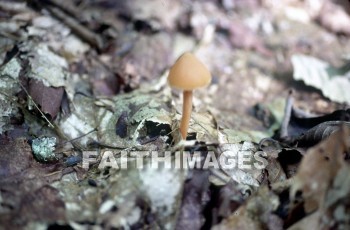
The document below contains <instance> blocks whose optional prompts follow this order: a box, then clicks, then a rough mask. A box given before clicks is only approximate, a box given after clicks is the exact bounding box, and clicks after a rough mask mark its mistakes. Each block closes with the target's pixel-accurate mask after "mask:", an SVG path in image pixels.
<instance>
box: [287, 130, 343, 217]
mask: <svg viewBox="0 0 350 230" xmlns="http://www.w3.org/2000/svg"><path fill="white" fill-rule="evenodd" d="M348 137H349V130H348V129H345V127H344V128H343V129H341V130H340V131H337V132H336V133H334V134H333V135H331V136H330V137H329V138H328V139H326V140H325V141H323V142H321V143H320V144H319V145H317V146H315V147H313V148H310V150H308V151H307V153H306V155H305V157H304V159H303V160H302V162H301V164H300V167H299V170H298V172H297V175H296V178H295V183H293V185H292V188H291V196H292V197H295V196H296V194H297V192H298V191H301V192H302V196H303V198H304V199H305V211H306V213H310V212H312V211H315V210H316V209H317V208H318V207H319V206H321V205H322V204H323V203H324V198H325V194H326V192H327V191H328V189H329V188H330V186H331V183H332V181H333V180H334V177H335V176H336V175H337V173H338V170H340V169H341V168H342V167H343V166H344V164H345V161H344V159H343V153H344V152H345V151H346V150H347V149H348V148H349V147H350V143H349V140H348Z"/></svg>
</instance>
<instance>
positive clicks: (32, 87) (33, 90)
mask: <svg viewBox="0 0 350 230" xmlns="http://www.w3.org/2000/svg"><path fill="white" fill-rule="evenodd" d="M63 92H64V90H63V88H62V87H57V88H55V87H47V86H45V85H44V84H43V83H42V81H38V80H34V79H31V80H30V81H29V94H30V96H31V97H32V98H33V100H34V102H35V103H36V104H37V105H39V106H40V109H41V111H42V112H43V113H46V114H49V115H50V116H51V118H55V117H56V115H57V113H58V112H59V110H60V106H61V102H62V98H63Z"/></svg>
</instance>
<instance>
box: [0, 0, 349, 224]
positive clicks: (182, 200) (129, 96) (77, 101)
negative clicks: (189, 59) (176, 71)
mask: <svg viewBox="0 0 350 230" xmlns="http://www.w3.org/2000/svg"><path fill="white" fill-rule="evenodd" d="M307 2H308V1H303V2H296V1H290V2H288V3H280V4H277V5H276V4H272V5H271V3H270V2H269V1H262V2H259V3H258V2H257V1H249V3H241V2H239V1H221V2H203V3H201V2H197V1H195V2H191V1H183V2H181V3H180V2H177V1H176V2H169V1H152V3H150V4H147V5H145V4H143V2H142V1H137V0H135V1H128V2H127V3H123V4H121V3H114V2H111V1H97V2H90V3H87V2H86V3H84V4H82V2H80V1H79V2H78V1H72V2H70V3H64V4H62V3H59V2H58V1H54V0H53V1H47V2H43V3H41V2H40V1H27V2H26V3H23V4H21V3H14V4H13V5H11V6H10V5H7V4H6V3H7V2H6V3H5V2H4V3H1V4H0V10H1V12H0V13H1V15H5V16H6V17H7V18H8V19H10V20H9V21H4V22H2V23H1V28H3V30H2V32H1V36H0V37H1V39H0V44H1V46H2V48H1V56H0V57H1V60H3V62H2V63H3V64H2V65H1V67H0V76H1V81H0V83H1V84H0V87H1V94H0V96H1V97H0V98H1V100H0V105H1V108H2V110H1V112H2V114H1V120H0V133H1V138H0V140H1V146H2V147H4V148H2V149H1V156H2V158H1V160H0V163H1V166H2V167H1V177H0V210H1V212H0V213H1V214H0V220H1V223H4V226H5V227H6V228H19V227H20V226H23V228H27V229H31V228H33V229H37V228H39V227H42V228H49V227H57V226H58V227H72V228H74V229H86V228H97V229H100V228H102V227H103V228H107V229H112V228H126V229H127V228H142V227H143V228H144V227H146V228H152V229H158V228H159V229H175V228H176V229H180V228H193V229H200V228H203V229H210V228H213V229H232V228H238V229H285V228H289V229H300V228H302V229H306V228H308V229H310V228H314V229H316V228H321V229H331V228H347V227H348V223H349V220H348V217H347V216H349V215H348V214H347V210H348V198H347V197H348V194H349V185H348V183H347V180H346V178H347V176H348V173H349V169H348V150H349V143H348V136H349V133H348V131H347V128H346V126H347V120H346V119H347V117H348V116H347V110H346V108H347V107H346V105H347V103H348V101H349V100H348V99H347V98H346V93H341V94H339V90H338V89H339V87H342V86H345V85H346V84H347V83H348V79H347V76H346V71H345V72H344V70H346V69H345V68H333V67H332V66H340V65H341V64H343V63H342V61H343V60H342V59H341V55H344V54H346V53H347V54H348V52H349V51H350V50H349V49H348V46H347V43H346V42H344V41H342V37H337V36H334V33H336V34H341V36H348V35H347V30H346V27H344V26H342V25H340V24H339V26H338V24H337V23H336V22H337V20H335V19H334V18H336V17H335V16H334V15H333V16H329V17H325V16H324V15H332V11H333V10H329V9H335V8H336V10H337V11H338V12H341V13H339V15H340V16H341V17H343V19H344V20H345V21H346V20H347V17H348V15H347V13H345V11H344V10H343V9H344V8H343V6H340V5H335V3H333V2H332V3H325V4H324V5H323V6H322V4H321V5H317V4H316V5H312V6H311V5H307V4H308V3H307ZM244 4H247V5H246V6H245V5H244ZM304 4H306V7H305V5H304ZM242 5H243V6H242ZM29 6H30V7H29ZM244 6H245V7H244ZM318 6H321V7H318ZM162 7H163V8H162ZM165 8H166V9H167V10H160V9H165ZM111 9H112V10H111ZM281 9H282V10H281ZM113 10H115V11H113ZM102 12H103V13H102ZM113 12H114V13H113ZM251 12H258V13H256V14H255V13H254V14H253V13H251ZM281 12H286V14H285V15H281ZM291 12H294V13H291ZM296 15H297V17H296ZM298 15H299V16H298ZM300 16H302V17H300ZM294 20H296V21H298V22H295V21H294ZM332 20H333V21H332ZM316 23H319V24H320V25H321V26H324V27H325V28H326V30H323V29H320V28H319V27H317V26H315V24H316ZM300 27H303V28H305V30H303V31H300ZM304 33H306V35H305V34H304ZM308 34H310V36H309V35H308ZM314 34H315V35H314ZM316 34H317V36H316ZM241 37H245V38H247V39H242V38H241ZM19 41H21V42H19ZM315 44H317V46H318V47H321V49H320V48H318V47H317V49H315V47H314V45H315ZM327 49H328V50H327ZM188 50H192V51H193V52H194V53H195V54H196V55H197V56H198V57H199V58H200V59H201V60H202V61H203V62H204V63H206V64H207V65H208V67H209V69H210V70H211V72H212V74H213V84H212V85H211V86H210V87H209V88H208V89H202V90H198V92H196V93H195V96H194V112H193V115H192V117H191V121H190V130H189V140H188V141H187V142H185V144H184V145H182V144H181V143H182V142H181V143H180V145H176V144H177V142H178V141H179V135H178V123H179V120H180V118H181V108H180V107H181V104H182V102H181V99H182V97H181V95H180V92H175V91H171V90H170V88H169V87H168V86H167V84H166V75H167V69H168V68H169V67H170V65H171V64H172V63H173V62H174V61H175V59H176V58H177V57H178V56H179V55H180V54H181V53H183V52H185V51H188ZM321 51H322V52H321ZM316 58H318V59H323V60H325V61H327V62H322V61H319V60H318V59H316ZM300 59H302V61H301V62H300ZM291 63H292V64H293V65H291ZM296 63H297V64H296ZM298 63H299V64H298ZM300 63H302V64H303V66H304V67H303V68H301V67H300V66H301V65H300ZM312 63H318V64H316V65H314V64H312ZM320 63H321V64H320ZM328 63H331V64H328ZM304 64H305V65H304ZM345 67H346V66H345ZM292 68H294V78H295V79H296V80H297V79H303V80H304V82H305V84H307V85H311V86H313V87H315V88H318V89H320V90H321V91H322V93H323V96H325V97H327V98H329V99H331V100H332V101H334V102H343V103H344V104H343V105H341V104H337V103H333V102H330V101H328V100H325V99H324V98H323V96H322V95H321V94H320V93H319V91H316V90H315V89H314V88H312V87H309V88H307V87H306V86H305V85H301V86H300V82H299V83H295V82H294V81H293V79H292V78H291V77H292V74H291V73H292V70H293V69H292ZM330 70H331V71H330ZM339 71H341V72H339ZM334 72H337V73H338V76H339V77H338V76H337V77H334V76H333V75H331V74H332V73H334ZM339 73H340V74H339ZM320 76H326V78H325V79H327V81H329V82H330V81H332V83H330V84H325V83H324V82H321V83H318V84H317V81H310V78H313V79H319V78H320ZM338 78H341V79H342V83H341V84H339V83H338V82H337V83H334V81H335V80H336V81H338V80H339V79H338ZM337 79H338V80H337ZM291 82H292V83H291ZM343 83H344V84H343ZM288 84H290V85H291V86H292V87H294V88H295V90H296V91H297V93H295V94H293V96H295V97H296V98H297V100H296V101H295V104H293V107H292V108H291V109H290V110H287V109H286V110H284V109H283V108H284V107H285V106H286V107H288V106H289V105H288V102H287V103H286V105H285V104H284V101H285V97H286V95H287V93H286V91H287V89H286V88H287V87H286V86H289V85H288ZM298 84H299V85H298ZM327 85H328V86H329V85H334V87H335V89H331V90H329V89H328V88H327ZM344 92H345V91H344ZM314 95H316V96H314ZM233 98H235V99H234V100H233ZM300 105H301V107H303V106H304V107H303V109H304V110H305V111H306V112H309V113H310V112H313V113H318V114H319V113H320V112H321V111H327V112H328V114H326V113H327V112H324V115H323V116H316V117H315V116H314V117H310V116H309V115H310V114H308V115H305V114H307V113H306V112H305V111H302V110H300V109H299V108H297V107H298V106H300ZM305 105H306V108H305ZM332 109H333V110H332ZM286 111H290V113H289V112H286ZM333 111H334V112H333ZM332 112H333V113H332ZM283 115H284V116H283ZM344 120H345V121H344ZM51 123H52V124H53V126H54V129H52V127H49V126H48V125H49V124H51ZM343 123H345V126H344V125H343V126H341V124H343ZM339 124H340V125H339ZM285 127H287V129H286V130H285V131H287V132H281V133H283V134H286V135H281V133H280V131H281V130H282V129H283V128H285ZM332 127H333V128H332ZM18 137H20V138H18ZM266 137H272V138H273V139H271V138H270V139H268V143H267V145H261V144H260V145H258V143H259V142H260V140H262V139H263V138H266ZM281 137H283V138H281ZM310 137H312V138H313V139H312V140H313V142H312V143H311V142H310ZM54 138H57V143H56V144H55V145H54V143H53V142H50V143H49V142H47V141H43V140H53V139H54ZM38 141H42V144H43V148H42V150H43V151H41V150H38V149H37V147H39V145H40V144H39V145H38ZM303 141H304V142H305V143H307V144H306V145H303V144H302V142H303ZM320 142H321V143H320ZM310 146H313V147H311V148H310ZM174 147H175V148H174ZM300 147H303V148H304V149H301V148H300ZM40 148H41V147H40ZM176 148H185V150H189V151H190V152H191V154H194V152H196V151H199V152H200V155H201V157H202V161H201V164H207V163H208V161H207V160H204V159H205V158H207V157H208V156H209V157H211V158H212V159H215V158H214V157H213V156H216V155H217V156H219V155H220V154H222V155H223V159H224V160H226V161H227V160H229V159H230V158H229V157H230V155H229V153H230V152H245V153H247V155H250V156H252V155H254V154H262V155H259V156H260V157H261V159H262V161H264V160H265V161H266V162H267V165H266V167H262V168H259V169H253V170H252V169H240V168H234V169H231V170H227V169H225V168H219V169H210V170H195V169H187V170H175V169H170V170H169V169H166V168H159V169H152V168H150V167H148V166H149V165H151V164H152V162H151V161H152V159H151V158H150V155H147V156H146V157H145V162H144V166H145V167H144V169H142V170H140V169H138V168H135V167H130V168H128V169H127V170H121V169H119V170H118V169H114V168H113V167H112V168H105V169H99V168H98V164H99V163H100V162H101V161H106V159H105V158H103V157H102V156H99V157H98V158H97V160H96V161H95V162H92V166H91V167H90V169H89V170H86V169H84V168H82V167H81V166H82V165H81V161H82V156H81V153H82V151H93V152H95V153H97V154H99V153H101V152H103V151H108V150H111V151H114V152H115V154H116V155H117V156H119V155H121V154H124V153H123V151H122V150H130V149H132V150H137V151H143V150H146V151H147V152H148V153H150V151H151V150H158V151H165V150H174V149H176ZM53 149H55V150H54V151H51V150H53ZM38 153H40V154H42V153H45V154H48V155H49V158H50V159H51V156H53V155H54V156H53V157H52V159H54V160H53V161H52V162H51V161H50V162H48V161H47V160H48V158H46V156H45V157H43V158H41V159H43V161H38V160H40V157H34V156H33V154H38ZM223 153H224V154H223ZM52 154H53V155H52ZM213 154H214V155H213ZM215 154H216V155H215ZM118 160H119V159H118ZM245 160H247V161H250V162H253V163H257V162H254V161H252V160H253V159H252V158H249V159H248V158H246V159H245ZM134 161H135V159H131V160H130V161H129V162H128V163H129V164H130V163H132V162H134ZM109 163H110V162H109ZM123 163H125V162H119V161H118V164H119V165H122V164H123ZM210 163H211V164H214V165H215V164H216V163H215V161H213V162H210ZM217 163H218V162H217ZM237 163H238V162H237ZM3 166H4V167H3ZM326 169H327V170H326ZM18 216H20V218H17V217H18Z"/></svg>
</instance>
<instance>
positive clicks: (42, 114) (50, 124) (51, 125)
mask: <svg viewBox="0 0 350 230" xmlns="http://www.w3.org/2000/svg"><path fill="white" fill-rule="evenodd" d="M18 83H19V85H20V86H21V87H22V89H23V90H24V92H25V93H26V94H27V96H28V98H29V99H30V100H31V101H32V102H33V104H34V106H35V108H36V109H37V110H38V111H39V113H40V114H41V116H42V117H43V118H44V119H45V120H46V122H47V123H48V124H49V125H48V126H49V127H50V128H55V126H54V125H53V124H52V123H51V122H50V121H49V119H47V117H46V116H45V114H44V113H43V112H42V111H41V110H40V108H39V107H38V105H37V104H36V103H35V101H34V100H33V98H32V97H31V96H30V95H29V93H28V91H27V90H26V88H24V86H23V85H22V83H21V82H19V81H18Z"/></svg>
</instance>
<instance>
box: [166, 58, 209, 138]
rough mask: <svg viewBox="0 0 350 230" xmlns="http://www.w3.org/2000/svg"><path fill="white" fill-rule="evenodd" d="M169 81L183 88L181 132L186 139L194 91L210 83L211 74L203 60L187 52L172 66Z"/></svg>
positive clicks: (175, 86)
mask: <svg viewBox="0 0 350 230" xmlns="http://www.w3.org/2000/svg"><path fill="white" fill-rule="evenodd" d="M168 82H169V85H170V86H171V87H173V88H177V89H180V90H183V105H182V119H181V124H180V132H181V136H182V139H186V136H187V130H188V126H189V122H190V117H191V112H192V91H193V90H194V89H197V88H201V87H204V86H207V85H209V84H210V82H211V75H210V72H209V70H208V69H207V68H206V67H205V66H204V64H203V63H202V62H200V61H199V60H198V59H197V58H196V57H195V56H194V55H193V54H191V53H189V52H186V53H184V54H183V55H181V56H180V57H179V58H178V59H177V61H176V62H175V64H174V65H173V66H172V67H171V69H170V72H169V76H168Z"/></svg>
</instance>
